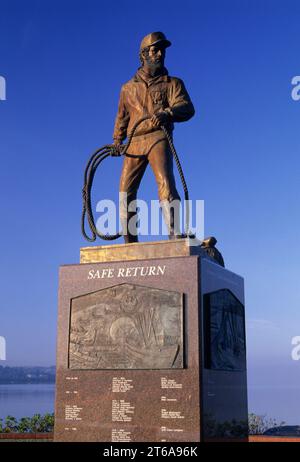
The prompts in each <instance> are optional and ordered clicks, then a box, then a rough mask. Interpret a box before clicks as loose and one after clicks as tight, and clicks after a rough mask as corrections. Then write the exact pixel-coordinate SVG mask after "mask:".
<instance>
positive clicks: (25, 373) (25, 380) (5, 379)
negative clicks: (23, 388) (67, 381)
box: [0, 366, 56, 385]
mask: <svg viewBox="0 0 300 462" xmlns="http://www.w3.org/2000/svg"><path fill="white" fill-rule="evenodd" d="M55 371H56V368H55V366H51V367H40V366H36V367H22V366H20V367H10V366H0V385H27V384H28V385H42V384H45V385H47V384H48V385H50V384H55Z"/></svg>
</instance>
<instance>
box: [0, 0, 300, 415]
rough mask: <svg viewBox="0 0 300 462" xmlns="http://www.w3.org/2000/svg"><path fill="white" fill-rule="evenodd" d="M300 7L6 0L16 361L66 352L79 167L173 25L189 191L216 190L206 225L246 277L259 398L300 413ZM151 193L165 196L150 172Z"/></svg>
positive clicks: (4, 155)
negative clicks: (296, 348) (150, 49)
mask: <svg viewBox="0 0 300 462" xmlns="http://www.w3.org/2000/svg"><path fill="white" fill-rule="evenodd" d="M299 20H300V3H299V2H298V1H297V0H295V1H293V0H285V1H283V0H281V1H279V0H269V1H267V0H251V1H250V0H249V1H247V0H209V1H203V0H198V1H186V2H184V4H182V3H179V2H174V1H163V2H161V3H159V4H152V3H148V4H147V3H141V2H138V1H132V0H128V1H126V2H123V1H115V2H111V3H110V4H108V2H102V1H91V0H86V1H82V0H81V1H67V0H61V1H58V0H51V1H50V0H43V2H41V1H33V0H27V1H26V2H22V1H17V0H10V1H6V0H1V3H0V75H2V76H4V77H5V79H6V82H7V100H6V101H0V153H1V161H2V165H1V167H2V168H1V173H0V175H1V181H0V188H1V196H0V197H1V213H2V226H1V230H0V233H1V240H0V242H1V247H2V249H1V259H2V264H1V283H2V297H1V308H0V309H1V318H0V335H3V336H5V337H6V339H7V357H8V358H7V359H8V360H7V362H6V364H11V365H23V364H24V365H25V364H35V365H36V364H39V365H49V364H54V363H55V341H56V310H57V306H56V305H57V285H58V266H59V265H60V264H65V263H76V262H78V261H79V248H80V247H81V246H84V245H86V242H85V241H84V239H83V238H82V237H81V233H80V214H81V188H82V175H83V169H84V167H85V163H86V161H87V158H88V157H89V155H90V153H91V152H92V151H93V150H94V149H95V148H96V147H99V146H102V145H103V144H106V143H110V142H111V135H112V131H113V124H114V118H115V113H116V109H117V103H118V97H119V91H120V87H121V85H122V83H124V82H125V81H127V80H129V79H130V78H131V77H132V75H133V74H134V73H135V71H136V69H137V67H138V65H139V61H138V47H139V43H140V40H141V38H142V37H143V36H144V35H146V34H147V33H149V32H151V31H154V30H162V31H163V32H164V33H165V34H166V35H167V37H168V38H169V39H170V40H171V41H172V43H173V45H172V47H171V48H169V49H168V50H167V56H166V67H167V68H168V70H169V73H170V74H171V75H175V76H178V77H181V78H182V79H183V80H184V82H185V83H186V86H187V89H188V91H189V93H190V96H191V98H192V100H193V103H194V105H195V108H196V115H195V117H194V118H193V119H191V120H190V121H189V122H188V123H185V124H181V125H177V126H176V130H175V145H176V148H177V150H178V152H179V154H180V158H181V162H182V166H183V168H184V172H185V176H186V180H187V182H188V186H189V191H190V196H191V198H192V199H204V201H205V234H206V235H215V236H216V237H217V239H218V247H219V249H220V250H221V251H222V253H223V255H224V258H225V263H226V266H227V267H228V268H229V269H230V270H232V271H234V272H236V273H238V274H241V275H243V276H244V278H245V290H246V311H247V335H248V364H249V385H250V392H249V399H250V408H251V409H252V410H254V411H257V412H258V411H259V412H263V411H264V409H266V412H268V414H271V412H272V411H273V415H272V416H274V417H278V418H284V420H288V421H289V422H290V423H300V404H299V399H298V404H297V403H296V400H297V397H298V396H299V391H300V388H299V387H300V361H298V362H297V361H292V359H291V349H292V346H291V339H292V337H293V336H296V335H300V310H299V307H300V289H299V269H298V268H299V261H300V251H299V228H300V226H299V225H300V218H299V200H300V197H299V196H300V195H299V179H300V156H299V154H300V136H299V120H300V101H298V102H296V101H293V100H292V98H291V91H292V85H291V79H292V78H293V77H294V76H295V75H300V60H299V43H300V29H299ZM120 171H121V162H120V160H119V159H111V160H109V161H107V162H106V164H105V166H104V167H103V170H102V172H101V173H99V175H98V176H97V177H96V187H95V197H99V198H113V199H116V198H117V190H118V181H119V175H120ZM179 189H180V187H179ZM140 197H141V198H143V199H146V200H149V199H150V198H151V197H154V198H156V197H157V192H156V185H155V181H154V179H153V175H152V172H151V171H150V170H149V171H148V172H147V173H146V176H145V179H144V182H143V184H142V187H141V189H140ZM1 364H3V365H4V364H5V363H4V362H1ZM257 390H260V391H258V392H257ZM261 390H269V391H270V393H271V395H270V393H268V400H269V401H268V403H269V404H268V403H267V402H266V400H264V399H263V394H262V392H261ZM272 390H273V391H272ZM276 390H279V391H280V390H281V391H282V396H287V395H289V400H290V401H289V402H287V403H286V405H281V407H280V406H279V404H278V403H279V401H281V402H282V399H283V398H282V397H281V398H278V395H277V394H276ZM286 390H289V392H287V391H286ZM272 393H273V394H272ZM272 397H273V401H272ZM270 399H271V401H270ZM272 403H274V406H273V404H272ZM276 406H277V407H276ZM297 406H298V408H297ZM270 409H271V410H270ZM284 413H286V414H287V416H285V415H284ZM298 415H299V419H298V420H297V416H298Z"/></svg>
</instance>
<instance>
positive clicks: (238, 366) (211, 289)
mask: <svg viewBox="0 0 300 462" xmlns="http://www.w3.org/2000/svg"><path fill="white" fill-rule="evenodd" d="M80 261H81V263H80V264H75V265H65V266H62V267H61V268H60V276H59V312H58V344H57V382H56V408H55V433H54V438H55V441H98V442H99V441H104V442H130V441H133V442H143V441H146V442H163V441H166V442H180V441H184V442H198V441H202V440H205V439H210V438H215V437H217V438H218V437H222V436H227V437H228V436H233V437H236V438H237V437H245V435H246V433H247V387H246V357H245V325H244V306H243V305H244V294H243V279H242V278H241V277H240V276H237V275H236V274H234V273H232V272H230V271H228V270H226V269H224V268H222V267H221V266H219V265H218V264H216V263H215V262H214V261H213V260H212V259H211V258H210V257H208V256H207V255H206V254H205V253H204V252H203V250H202V249H200V247H190V246H189V245H188V243H187V241H185V240H182V239H180V240H174V241H161V242H155V243H153V242H152V243H137V244H127V245H124V244H123V245H112V246H110V245H109V246H101V247H88V248H83V249H81V256H80Z"/></svg>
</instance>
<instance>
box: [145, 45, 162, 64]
mask: <svg viewBox="0 0 300 462" xmlns="http://www.w3.org/2000/svg"><path fill="white" fill-rule="evenodd" d="M165 56H166V50H165V48H164V47H163V46H161V45H159V44H158V45H152V46H151V47H149V50H148V51H146V52H145V53H144V62H145V63H146V64H147V66H148V67H150V69H161V68H163V67H164V62H165Z"/></svg>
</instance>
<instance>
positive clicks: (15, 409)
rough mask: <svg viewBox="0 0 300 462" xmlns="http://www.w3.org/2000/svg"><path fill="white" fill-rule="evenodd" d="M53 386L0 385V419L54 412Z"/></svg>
mask: <svg viewBox="0 0 300 462" xmlns="http://www.w3.org/2000/svg"><path fill="white" fill-rule="evenodd" d="M54 395H55V385H54V384H37V385H31V384H30V385H25V384H22V385H0V419H3V418H4V417H6V416H7V415H12V416H13V417H16V418H17V419H19V418H21V417H32V416H33V415H34V414H46V413H47V412H50V413H53V412H54Z"/></svg>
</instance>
